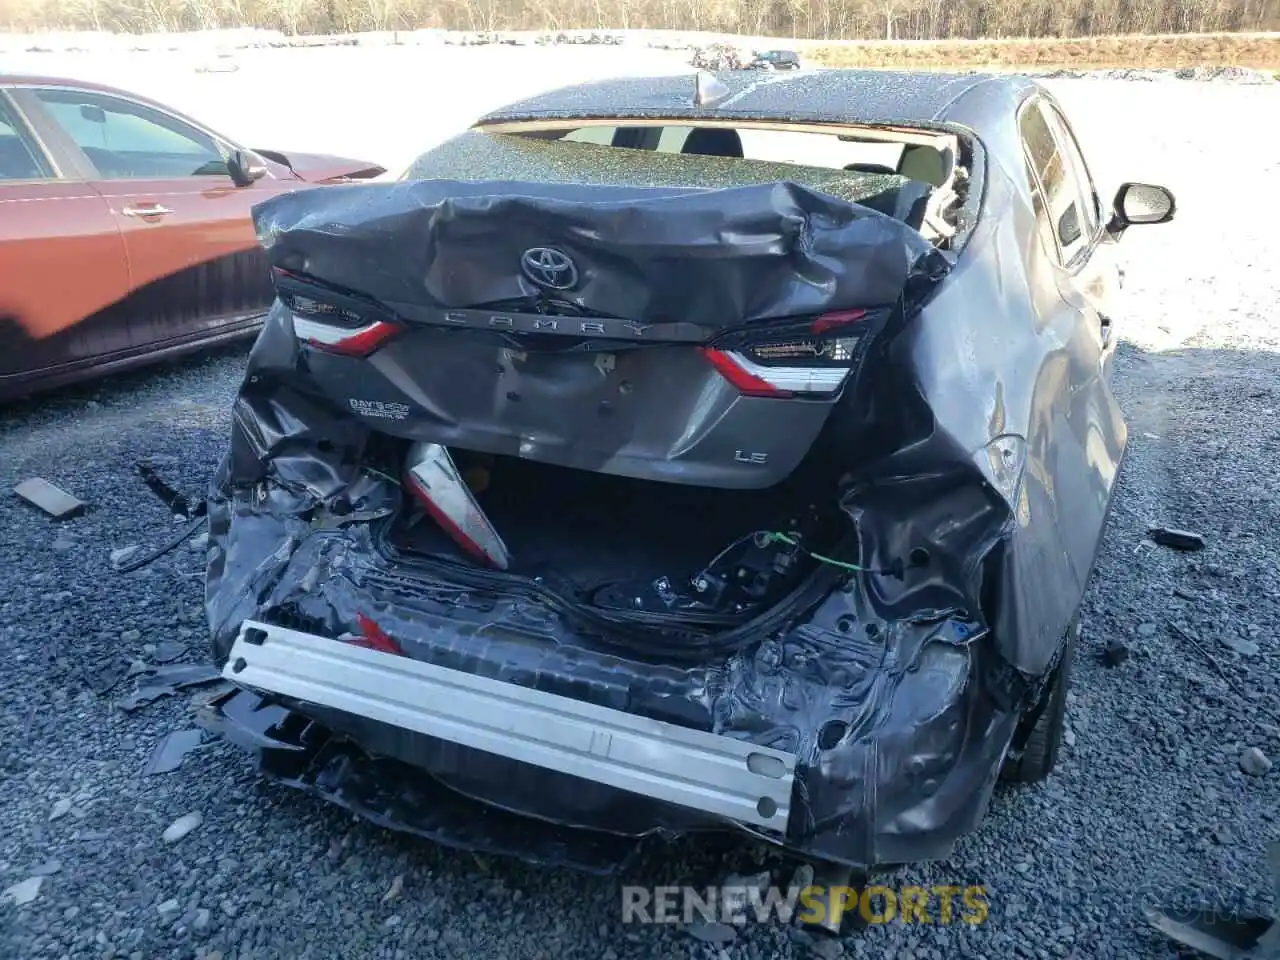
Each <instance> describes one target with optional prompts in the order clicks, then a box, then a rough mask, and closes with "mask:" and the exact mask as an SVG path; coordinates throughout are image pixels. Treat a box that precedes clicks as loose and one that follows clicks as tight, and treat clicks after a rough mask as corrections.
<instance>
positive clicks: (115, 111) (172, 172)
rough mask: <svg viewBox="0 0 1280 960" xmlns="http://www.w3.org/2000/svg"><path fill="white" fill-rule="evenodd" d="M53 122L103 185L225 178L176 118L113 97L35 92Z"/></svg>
mask: <svg viewBox="0 0 1280 960" xmlns="http://www.w3.org/2000/svg"><path fill="white" fill-rule="evenodd" d="M35 93H36V96H37V97H39V98H40V101H41V102H42V103H43V104H44V108H45V110H46V111H47V112H48V113H49V115H50V116H51V117H53V119H54V121H55V122H57V124H58V125H59V126H60V127H62V129H63V130H65V131H66V133H67V135H68V136H69V137H71V139H72V140H73V141H75V144H76V146H78V147H79V148H80V149H81V150H82V151H84V154H85V156H87V157H88V158H89V161H90V162H91V163H92V164H93V165H94V167H96V168H97V170H98V172H99V173H100V174H101V175H102V176H103V177H105V178H107V179H109V180H128V179H134V178H169V177H193V176H221V177H225V176H227V163H226V158H225V157H224V156H223V154H222V151H221V150H220V149H219V147H218V144H217V142H216V141H215V140H214V139H213V138H212V137H210V136H209V135H208V134H206V133H204V132H203V131H201V130H197V129H196V128H195V127H193V126H191V125H190V124H187V123H183V122H182V121H181V120H178V119H177V118H176V117H171V116H169V115H168V114H165V113H161V112H160V111H158V110H152V109H151V108H150V107H147V106H144V105H143V104H140V103H135V102H133V101H131V100H124V99H121V98H119V97H111V96H106V95H104V94H99V93H83V92H80V91H77V90H37V91H36V92H35Z"/></svg>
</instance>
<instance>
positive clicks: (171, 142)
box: [0, 74, 385, 400]
mask: <svg viewBox="0 0 1280 960" xmlns="http://www.w3.org/2000/svg"><path fill="white" fill-rule="evenodd" d="M384 172H385V170H384V169H383V168H382V167H380V166H378V165H377V164H373V163H368V162H365V161H360V160H350V159H346V158H343V157H332V156H324V155H318V154H309V153H289V154H284V153H279V152H276V151H271V150H246V149H245V148H243V147H241V146H239V145H238V144H235V143H233V142H232V141H231V140H229V139H228V138H226V137H224V136H221V135H220V134H217V133H215V132H213V131H211V130H209V129H208V128H206V127H204V126H202V125H200V124H199V123H197V122H196V121H195V120H192V119H190V118H188V117H185V116H183V115H182V114H180V113H178V112H176V111H174V110H171V109H169V108H168V107H165V106H162V105H161V104H159V103H156V102H154V101H151V100H147V99H145V98H143V97H139V96H135V95H133V94H129V93H124V92H123V91H120V90H116V89H113V88H111V87H106V86H102V85H100V84H92V83H82V82H79V81H73V80H67V79H49V78H41V77H23V76H6V75H4V74H0V400H3V399H11V398H14V397H17V396H21V395H24V394H29V393H33V392H36V391H38V390H44V389H47V388H50V387H55V386H59V385H62V384H66V383H70V382H72V381H76V380H83V379H88V378H89V377H92V376H97V375H99V374H102V373H105V372H107V371H110V370H119V369H123V368H125V367H132V366H138V365H141V364H144V363H148V362H151V361H154V360H157V359H159V358H161V357H171V356H175V355H178V354H181V353H186V352H190V351H192V350H195V349H197V348H200V347H204V346H207V345H210V344H213V343H217V342H222V341H227V340H232V339H236V338H241V337H248V336H252V335H253V334H254V333H256V331H257V329H258V326H259V324H260V322H261V319H262V316H263V314H264V313H265V312H266V310H267V307H268V306H269V305H270V303H271V301H272V299H273V297H274V292H273V290H272V287H271V283H270V279H269V276H268V269H267V262H266V258H265V254H264V253H263V251H262V250H261V248H260V247H259V246H258V242H257V237H256V236H255V235H254V231H253V224H252V221H251V220H250V217H249V211H250V208H251V207H252V206H253V205H254V204H256V203H258V202H259V201H261V200H264V199H266V198H267V197H270V196H274V195H275V194H278V193H282V192H286V191H289V190H296V189H299V188H300V187H306V186H309V185H316V184H327V183H343V182H349V181H351V180H353V179H368V178H371V177H376V176H378V175H380V174H382V173H384Z"/></svg>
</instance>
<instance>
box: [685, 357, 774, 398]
mask: <svg viewBox="0 0 1280 960" xmlns="http://www.w3.org/2000/svg"><path fill="white" fill-rule="evenodd" d="M702 354H703V356H705V357H706V358H707V359H708V360H710V361H711V365H712V366H713V367H715V368H716V369H717V370H719V371H720V375H721V376H722V377H724V378H725V379H726V380H728V381H729V382H730V383H731V384H733V385H734V386H735V387H737V388H738V392H739V393H743V394H746V395H747V396H748V397H789V396H791V394H790V392H789V391H786V390H782V389H780V388H779V387H776V386H774V385H773V384H772V383H770V382H769V381H768V380H767V379H765V378H764V377H761V376H759V375H757V374H756V373H753V372H752V371H751V369H750V367H751V366H752V364H751V363H750V361H746V358H745V357H743V356H741V355H740V354H736V353H728V352H726V351H724V350H713V349H711V348H710V347H703V348H702ZM744 361H745V362H744Z"/></svg>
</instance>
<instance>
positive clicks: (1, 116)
mask: <svg viewBox="0 0 1280 960" xmlns="http://www.w3.org/2000/svg"><path fill="white" fill-rule="evenodd" d="M48 176H50V172H49V170H48V168H47V167H46V166H45V163H44V159H43V158H42V157H41V155H40V151H39V150H38V149H37V148H36V145H35V144H34V143H32V142H31V140H30V139H29V138H28V135H27V132H26V130H25V129H24V127H23V125H22V124H21V122H19V120H18V118H17V117H16V116H15V115H14V114H13V112H12V111H11V109H10V107H9V104H8V103H7V102H6V101H5V100H4V99H3V98H2V97H0V181H4V180H43V179H45V178H46V177H48Z"/></svg>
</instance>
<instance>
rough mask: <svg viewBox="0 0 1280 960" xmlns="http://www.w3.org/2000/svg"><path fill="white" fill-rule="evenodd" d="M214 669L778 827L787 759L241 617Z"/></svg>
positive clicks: (786, 792)
mask: <svg viewBox="0 0 1280 960" xmlns="http://www.w3.org/2000/svg"><path fill="white" fill-rule="evenodd" d="M222 675H223V677H225V678H226V679H227V680H230V681H232V682H233V683H236V684H240V685H242V686H246V687H252V688H254V689H256V690H260V691H266V692H270V693H277V694H280V695H282V696H286V697H292V698H294V699H296V700H299V701H302V702H306V703H313V704H316V705H318V706H324V707H329V708H332V709H334V710H340V711H343V712H345V713H349V714H354V715H356V716H359V717H366V718H368V719H370V720H377V721H380V722H382V723H386V724H390V725H391V726H394V727H399V728H401V729H404V730H411V731H414V732H416V733H421V734H426V735H427V736H432V737H438V738H440V739H442V740H448V741H450V742H452V743H458V744H462V745H463V746H467V747H472V748H475V749H477V750H483V751H485V752H487V753H492V754H496V755H498V756H501V757H508V758H510V759H512V760H518V761H521V762H523V763H530V764H533V765H535V766H539V767H545V768H547V769H549V770H559V771H561V772H563V773H566V774H570V775H572V776H576V777H581V778H583V779H586V780H591V781H594V782H596V783H602V784H606V785H608V786H610V787H616V788H618V789H620V790H626V791H628V792H630V793H635V794H639V795H641V796H646V797H652V798H654V799H655V800H664V801H668V802H670V803H675V804H679V805H681V806H684V807H690V808H692V809H694V810H701V811H704V812H706V813H710V814H715V815H718V816H721V817H727V818H729V819H731V820H736V821H739V822H741V823H744V824H750V825H752V826H754V827H763V828H765V829H767V830H771V831H776V832H778V833H783V832H785V830H786V826H787V817H788V815H789V814H790V811H791V789H792V785H793V783H794V780H795V756H794V755H793V754H789V753H785V752H783V751H780V750H774V749H770V748H768V747H760V746H756V745H755V744H751V743H747V742H745V741H742V740H736V739H733V738H731V737H722V736H717V735H716V734H712V733H706V732H704V731H701V730H690V729H687V728H685V727H680V726H676V725H675V724H671V723H664V722H662V721H658V720H651V719H649V718H647V717H638V716H634V715H632V714H629V713H623V712H621V711H619V710H611V709H609V708H608V707H601V706H598V705H596V704H591V703H583V702H581V701H578V700H573V699H570V698H568V697H561V696H557V695H556V694H552V693H547V692H545V691H542V690H531V689H529V688H527V687H521V686H517V685H516V684H512V683H503V682H502V681H500V680H492V679H490V678H488V677H478V676H473V675H472V674H469V673H463V672H461V671H459V670H449V669H446V668H444V667H439V666H435V665H434V664H429V663H421V662H419V661H417V660H412V659H409V658H408V657H401V656H396V655H394V654H390V653H383V652H381V651H378V650H370V649H367V648H364V647H358V646H355V645H354V644H350V643H343V642H341V641H337V640H329V639H326V638H325V637H318V636H315V635H313V634H308V633H300V632H298V631H296V630H288V629H285V628H283V627H273V626H270V625H268V624H265V623H257V622H255V621H252V620H246V621H245V622H244V624H242V625H241V627H240V635H239V636H238V637H237V638H236V642H235V644H234V646H233V647H232V649H231V655H230V657H228V658H227V663H226V666H225V667H224V668H223V672H222Z"/></svg>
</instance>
